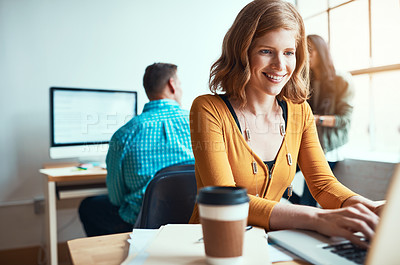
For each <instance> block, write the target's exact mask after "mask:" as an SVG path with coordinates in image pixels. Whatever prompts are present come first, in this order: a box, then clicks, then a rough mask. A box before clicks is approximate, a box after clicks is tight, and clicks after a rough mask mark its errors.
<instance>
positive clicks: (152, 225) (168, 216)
mask: <svg viewBox="0 0 400 265" xmlns="http://www.w3.org/2000/svg"><path fill="white" fill-rule="evenodd" d="M196 195H197V186H196V178H195V174H194V165H193V164H190V165H173V166H170V167H166V168H164V169H161V170H160V171H158V172H157V173H156V175H155V176H154V178H153V179H152V180H151V181H150V183H149V185H148V186H147V188H146V191H145V194H144V197H143V203H142V208H141V210H140V213H139V216H138V219H137V221H136V224H135V228H147V229H157V228H159V227H160V226H162V225H165V224H185V223H188V222H189V219H190V216H191V215H192V211H193V208H194V204H195V201H196Z"/></svg>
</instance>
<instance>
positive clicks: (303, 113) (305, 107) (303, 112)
mask: <svg viewBox="0 0 400 265" xmlns="http://www.w3.org/2000/svg"><path fill="white" fill-rule="evenodd" d="M284 100H285V101H286V104H287V106H288V113H289V114H290V115H292V116H294V117H297V119H299V118H304V117H308V116H310V114H312V110H311V107H310V105H309V104H308V102H307V101H306V100H305V101H303V102H302V103H294V102H292V101H291V100H289V99H284Z"/></svg>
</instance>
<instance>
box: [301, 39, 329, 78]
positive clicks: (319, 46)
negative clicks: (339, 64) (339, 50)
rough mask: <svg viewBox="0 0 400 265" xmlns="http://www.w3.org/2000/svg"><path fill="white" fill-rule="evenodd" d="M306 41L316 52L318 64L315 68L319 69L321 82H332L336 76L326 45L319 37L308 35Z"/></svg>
mask: <svg viewBox="0 0 400 265" xmlns="http://www.w3.org/2000/svg"><path fill="white" fill-rule="evenodd" d="M307 41H308V43H311V44H312V45H313V47H314V49H315V50H316V51H317V54H318V57H319V60H318V62H319V64H318V66H317V67H318V68H319V70H320V72H321V74H322V76H321V77H322V78H321V80H325V81H328V80H329V81H332V80H333V79H334V78H335V76H336V72H335V67H334V65H333V60H332V56H331V53H330V51H329V47H328V44H327V43H326V41H325V40H324V39H323V38H322V37H321V36H319V35H308V36H307ZM309 47H310V46H309ZM311 78H312V71H311Z"/></svg>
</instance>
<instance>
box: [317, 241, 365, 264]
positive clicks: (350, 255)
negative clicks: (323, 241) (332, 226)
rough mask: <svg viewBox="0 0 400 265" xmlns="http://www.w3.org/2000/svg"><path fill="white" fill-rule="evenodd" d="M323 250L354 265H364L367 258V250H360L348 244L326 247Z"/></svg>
mask: <svg viewBox="0 0 400 265" xmlns="http://www.w3.org/2000/svg"><path fill="white" fill-rule="evenodd" d="M323 248H324V249H327V250H330V251H331V252H332V253H335V254H337V255H339V256H341V257H344V258H346V259H348V260H351V261H353V262H355V263H356V264H364V262H365V258H366V256H367V249H365V248H361V247H359V246H357V245H354V244H352V243H350V242H345V243H339V244H333V245H327V246H324V247H323Z"/></svg>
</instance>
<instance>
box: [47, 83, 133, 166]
mask: <svg viewBox="0 0 400 265" xmlns="http://www.w3.org/2000/svg"><path fill="white" fill-rule="evenodd" d="M136 115H137V93H136V92H135V91H120V90H100V89H84V88H61V87H51V88H50V130H51V141H50V145H51V146H50V157H51V158H71V157H78V158H79V157H83V156H93V157H95V156H105V154H106V153H107V150H108V143H109V141H110V139H111V136H112V135H113V134H114V132H115V131H116V130H118V129H119V128H120V127H121V126H123V125H124V124H125V123H126V122H128V121H129V120H130V119H131V118H132V117H134V116H136Z"/></svg>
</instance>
